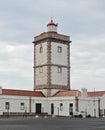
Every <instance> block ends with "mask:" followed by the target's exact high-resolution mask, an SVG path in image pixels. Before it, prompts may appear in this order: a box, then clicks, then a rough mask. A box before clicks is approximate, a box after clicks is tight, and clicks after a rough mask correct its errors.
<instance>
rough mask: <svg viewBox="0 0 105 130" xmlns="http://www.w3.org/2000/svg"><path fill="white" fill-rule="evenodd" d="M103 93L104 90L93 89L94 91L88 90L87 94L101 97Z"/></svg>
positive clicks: (104, 92)
mask: <svg viewBox="0 0 105 130" xmlns="http://www.w3.org/2000/svg"><path fill="white" fill-rule="evenodd" d="M104 94H105V91H95V92H88V93H87V95H88V96H89V97H102V96H103V95H104Z"/></svg>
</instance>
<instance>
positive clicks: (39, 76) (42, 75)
mask: <svg viewBox="0 0 105 130" xmlns="http://www.w3.org/2000/svg"><path fill="white" fill-rule="evenodd" d="M40 69H42V72H41V71H40ZM35 78H36V85H41V84H47V66H43V67H41V68H40V67H38V68H36V77H35Z"/></svg>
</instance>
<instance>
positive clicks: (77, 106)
mask: <svg viewBox="0 0 105 130" xmlns="http://www.w3.org/2000/svg"><path fill="white" fill-rule="evenodd" d="M75 111H76V112H78V111H79V99H78V97H77V96H76V97H75Z"/></svg>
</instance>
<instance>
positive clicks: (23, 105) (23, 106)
mask: <svg viewBox="0 0 105 130" xmlns="http://www.w3.org/2000/svg"><path fill="white" fill-rule="evenodd" d="M24 109H25V104H24V103H23V102H21V103H20V110H24Z"/></svg>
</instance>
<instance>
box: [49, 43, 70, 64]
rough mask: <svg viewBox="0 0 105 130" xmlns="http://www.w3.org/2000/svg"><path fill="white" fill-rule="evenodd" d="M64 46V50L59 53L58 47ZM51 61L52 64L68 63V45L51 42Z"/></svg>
mask: <svg viewBox="0 0 105 130" xmlns="http://www.w3.org/2000/svg"><path fill="white" fill-rule="evenodd" d="M58 46H60V47H62V52H61V53H58V51H57V47H58ZM51 52H52V54H51V62H52V64H58V65H68V62H67V45H66V44H61V43H55V42H52V43H51Z"/></svg>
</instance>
